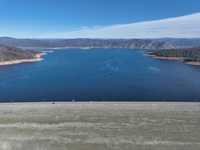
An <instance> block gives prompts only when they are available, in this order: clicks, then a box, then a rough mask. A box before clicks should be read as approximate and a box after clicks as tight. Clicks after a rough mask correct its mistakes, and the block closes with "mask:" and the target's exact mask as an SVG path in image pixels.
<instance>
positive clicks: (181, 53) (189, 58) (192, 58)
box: [148, 47, 200, 65]
mask: <svg viewBox="0 0 200 150" xmlns="http://www.w3.org/2000/svg"><path fill="white" fill-rule="evenodd" d="M148 55H150V56H152V57H154V58H159V59H169V60H178V61H182V62H185V63H187V64H192V65H200V47H196V48H182V49H167V50H158V51H152V52H150V53H149V54H148Z"/></svg>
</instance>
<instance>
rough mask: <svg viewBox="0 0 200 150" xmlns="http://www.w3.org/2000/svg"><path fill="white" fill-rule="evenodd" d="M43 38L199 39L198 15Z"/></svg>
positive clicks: (199, 19) (82, 29) (85, 29)
mask: <svg viewBox="0 0 200 150" xmlns="http://www.w3.org/2000/svg"><path fill="white" fill-rule="evenodd" d="M42 37H44V38H161V37H174V38H199V37H200V13H195V14H191V15H187V16H182V17H176V18H168V19H162V20H155V21H147V22H138V23H132V24H118V25H110V26H95V27H91V28H89V27H82V28H79V29H76V30H73V31H68V32H65V33H53V34H49V35H43V36H42Z"/></svg>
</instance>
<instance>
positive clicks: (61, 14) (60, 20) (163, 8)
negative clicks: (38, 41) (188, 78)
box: [0, 0, 200, 38]
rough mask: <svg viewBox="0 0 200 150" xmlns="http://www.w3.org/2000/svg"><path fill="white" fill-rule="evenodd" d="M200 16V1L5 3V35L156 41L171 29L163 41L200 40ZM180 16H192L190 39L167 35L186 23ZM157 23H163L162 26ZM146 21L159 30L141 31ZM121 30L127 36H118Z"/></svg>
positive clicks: (1, 13) (1, 12)
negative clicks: (177, 38)
mask: <svg viewBox="0 0 200 150" xmlns="http://www.w3.org/2000/svg"><path fill="white" fill-rule="evenodd" d="M199 12H200V0H123V1H122V0H0V19H1V22H0V36H11V37H19V38H31V37H33V38H37V37H47V38H51V37H52V38H59V37H60V38H76V37H92V38H94V37H97V38H112V37H113V38H144V37H152V38H153V37H157V36H158V35H160V36H161V34H163V33H164V32H163V31H164V30H165V34H163V35H162V36H163V37H166V36H171V37H173V36H174V37H180V36H183V37H198V36H199V37H200V33H199V30H198V27H199V26H200V18H199V17H200V16H199V14H198V13H199ZM191 14H195V15H191ZM188 15H189V16H192V21H194V22H195V25H196V30H194V26H193V25H194V23H192V22H191V24H190V25H188V24H187V22H188V21H190V20H191V19H190V18H188ZM180 16H186V19H185V22H184V20H183V19H184V18H181V20H182V21H183V22H182V23H183V24H185V25H183V26H184V27H185V28H187V29H189V28H193V30H192V31H190V30H188V31H186V32H187V35H184V34H181V33H176V32H175V33H174V32H173V33H174V35H171V34H166V32H168V31H167V30H171V29H174V30H175V29H176V28H175V27H174V26H177V27H178V26H179V27H181V26H180V24H178V25H177V22H179V20H177V19H180ZM177 17H178V18H177ZM167 18H171V20H172V21H171V22H170V21H168V22H167V23H168V25H169V27H167V28H166V27H165V28H164V27H163V25H164V24H165V23H166V22H165V21H164V23H163V21H161V24H163V25H162V26H159V24H160V22H159V21H160V20H164V19H167ZM174 19H176V21H175V22H174ZM151 21H157V23H156V25H155V24H152V22H151ZM142 22H146V23H145V24H147V23H150V24H151V25H152V27H154V28H153V29H152V27H150V28H149V27H148V25H144V23H143V24H139V26H143V28H142V29H138V27H136V26H137V25H135V23H142ZM171 24H173V26H172V25H171ZM197 24H198V26H197ZM127 25H128V27H127ZM186 25H187V26H186ZM116 26H118V27H119V28H116ZM147 27H148V28H147ZM155 27H156V28H157V29H160V31H161V29H162V30H163V31H162V32H158V31H156V32H157V33H158V34H157V35H155V34H154V35H153V34H150V32H155ZM185 28H183V29H182V31H184V30H185ZM105 29H106V30H105ZM114 29H115V30H114ZM120 29H121V31H122V32H120V33H117V31H118V30H120ZM129 29H130V30H129ZM151 29H152V31H151ZM99 30H100V31H99ZM127 30H128V31H130V32H131V33H128V31H127ZM140 30H141V31H140ZM145 30H146V32H145ZM110 31H112V32H110ZM134 31H135V32H136V31H137V33H135V32H134ZM139 31H140V32H141V34H140V32H139ZM101 32H108V34H109V36H107V35H105V34H103V35H99V34H100V33H101ZM142 32H145V33H142ZM179 32H181V31H179ZM148 33H149V34H148ZM127 34H128V35H127Z"/></svg>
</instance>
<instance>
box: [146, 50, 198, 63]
mask: <svg viewBox="0 0 200 150" xmlns="http://www.w3.org/2000/svg"><path fill="white" fill-rule="evenodd" d="M144 56H149V57H152V58H155V59H162V60H171V61H178V62H182V63H184V64H187V65H193V66H200V62H186V61H184V58H183V57H159V56H156V55H152V54H150V53H148V54H144Z"/></svg>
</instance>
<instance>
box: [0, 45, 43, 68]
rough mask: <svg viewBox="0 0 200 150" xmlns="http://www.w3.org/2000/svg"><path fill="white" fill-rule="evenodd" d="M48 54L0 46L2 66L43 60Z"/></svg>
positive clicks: (0, 63) (0, 64)
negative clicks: (43, 56)
mask: <svg viewBox="0 0 200 150" xmlns="http://www.w3.org/2000/svg"><path fill="white" fill-rule="evenodd" d="M45 54H46V53H44V52H41V51H36V50H22V49H20V48H16V47H13V46H7V45H0V66H2V65H12V64H19V63H24V62H37V61H41V60H43V59H42V58H41V56H42V55H45Z"/></svg>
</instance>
